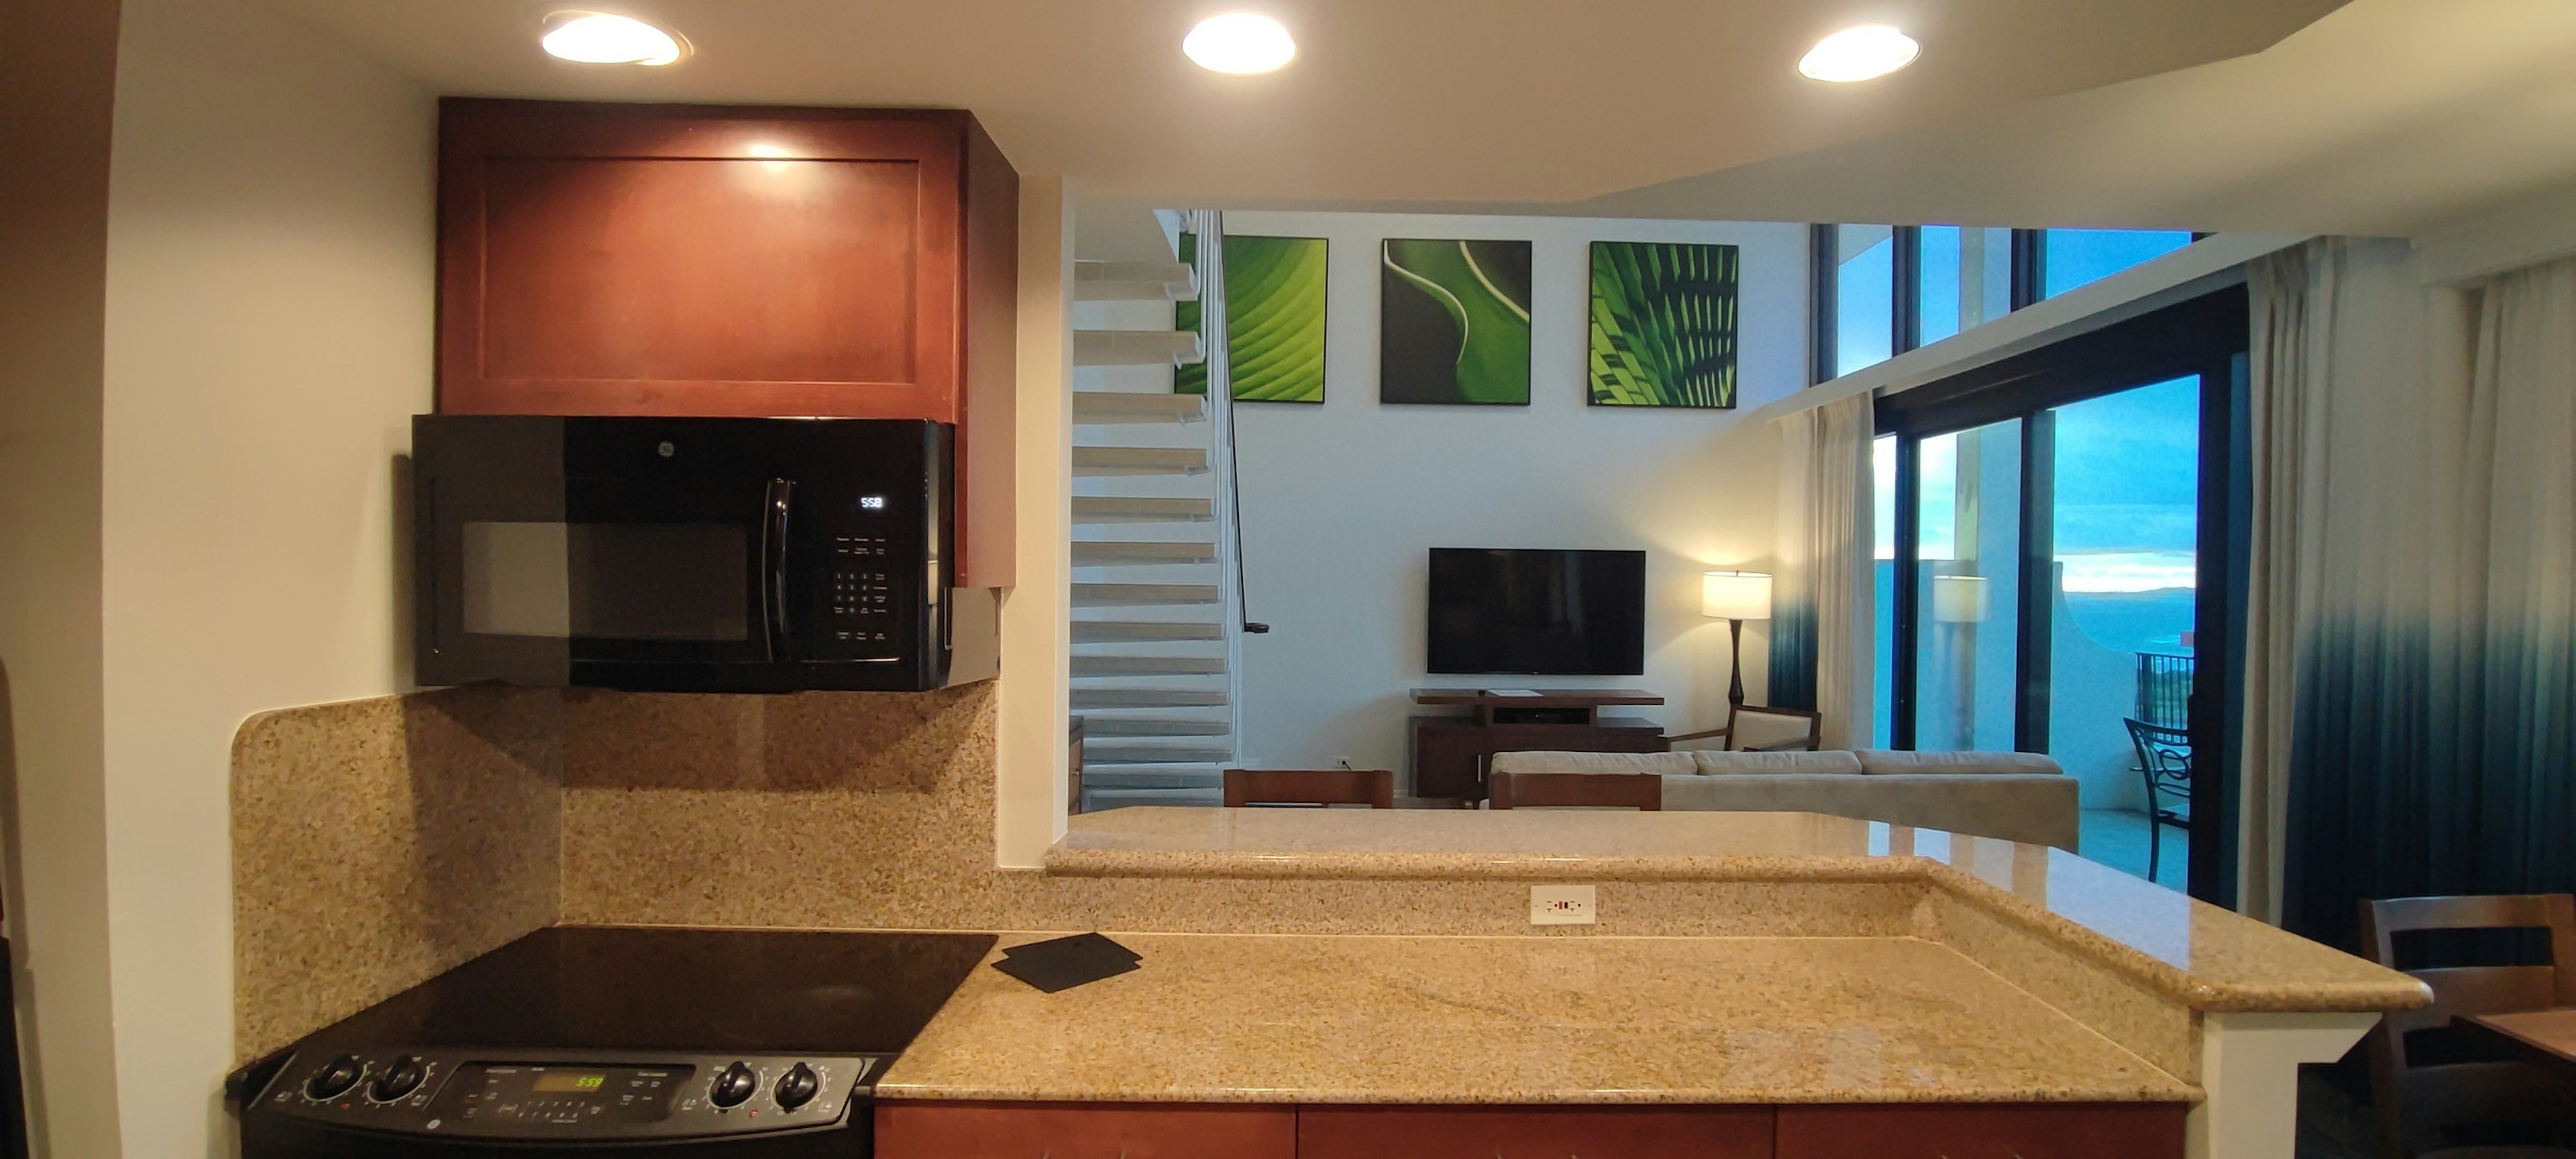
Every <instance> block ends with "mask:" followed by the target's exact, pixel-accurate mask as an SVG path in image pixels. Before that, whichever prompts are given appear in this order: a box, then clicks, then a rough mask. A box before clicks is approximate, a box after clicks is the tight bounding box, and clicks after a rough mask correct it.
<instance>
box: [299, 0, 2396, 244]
mask: <svg viewBox="0 0 2576 1159" xmlns="http://www.w3.org/2000/svg"><path fill="white" fill-rule="evenodd" d="M272 2H274V3H277V4H281V5H285V6H289V7H292V8H295V9H297V10H300V11H302V12H304V13H306V14H307V15H309V17H310V18H311V19H312V20H313V21H315V22H316V23H319V24H320V25H322V26H324V27H326V28H328V29H330V30H333V31H335V32H336V33H338V34H339V35H340V36H341V37H342V38H343V39H346V40H348V41H350V42H352V43H354V44H355V45H357V46H359V47H360V48H361V49H363V50H365V51H366V52H368V53H370V54H372V55H374V56H376V57H378V58H379V59H382V60H384V61H386V62H388V63H390V64H391V65H393V66H394V67H396V68H398V69H401V70H403V71H405V72H408V73H410V74H412V75H414V76H416V77H418V78H420V79H422V80H423V81H425V82H427V83H428V84H429V85H431V86H432V87H434V88H436V89H437V90H438V91H440V92H442V93H452V94H475V95H506V96H536V97H556V98H574V99H602V100H677V101H722V102H774V103H800V104H902V105H948V106H960V107H964V108H968V109H972V110H974V111H975V113H976V114H977V115H978V116H979V117H981V118H982V119H983V120H984V122H985V123H986V125H987V126H989V127H990V128H991V130H992V131H993V134H994V137H995V138H996V139H997V140H998V141H999V142H1000V143H1001V145H1002V147H1003V149H1004V151H1005V152H1007V153H1009V154H1010V156H1011V158H1012V160H1013V161H1014V162H1015V163H1016V164H1017V165H1019V166H1020V168H1021V169H1022V170H1023V171H1025V172H1032V173H1055V174H1063V175H1066V176H1068V177H1073V178H1077V179H1079V181H1080V182H1081V183H1082V185H1083V187H1084V188H1086V189H1090V190H1094V191H1097V192H1099V193H1102V194H1108V195H1127V196H1134V197H1145V198H1152V199H1155V200H1159V201H1162V202H1164V203H1167V204H1185V203H1199V204H1212V203H1234V204H1241V203H1248V202H1253V201H1258V202H1262V203H1268V204H1290V203H1297V204H1309V205H1313V204H1350V203H1361V202H1375V203H1392V202H1449V203H1469V202H1472V203H1480V204H1497V203H1565V202H1573V201H1578V200H1582V199H1588V198H1600V197H1604V196H1607V195H1611V194H1616V193H1619V192H1620V191H1623V190H1634V189H1637V188H1639V187H1641V186H1647V185H1652V184H1656V183H1663V182H1671V181H1674V180H1676V179H1681V178H1686V177H1690V176H1692V175H1695V174H1707V173H1711V172H1713V171H1718V170H1740V169H1741V167H1744V166H1749V165H1754V164H1756V163H1759V162H1765V161H1773V160H1774V159H1778V158H1784V157H1789V156H1791V155H1793V154H1801V153H1806V152H1808V151H1812V150H1816V149H1819V148H1823V147H1827V146H1832V145H1836V144H1839V143H1844V142H1852V141H1860V140H1864V139H1867V138H1872V137H1880V136H1885V135H1888V134H1894V133H1907V134H1919V133H1926V132H1931V131H1933V130H1934V129H1936V128H1938V127H1939V126H1943V125H1955V124H1973V123H1977V122H1981V121H1991V120H1992V119H1994V118H1997V117H2000V116H2003V115H2005V114H2006V113H2007V112H2008V111H2010V110H2012V109H2014V108H2015V107H2016V106H2023V105H2026V104H2028V103H2029V102H2032V101H2037V100H2041V99H2042V98H2047V97H2052V96H2059V95H2061V94H2068V93H2077V92H2081V91H2083V90H2088V89H2095V88H2099V87H2100V86H2104V85H2109V84H2113V83H2116V82H2119V81H2124V80H2131V79H2134V78H2138V77H2146V76H2152V75H2154V74H2158V73H2164V72H2168V71H2170V70H2174V69H2180V68H2187V67H2190V66H2194V65H2202V64H2206V63H2208V62H2211V61H2217V60H2223V59H2226V58H2229V57H2235V56H2240V55H2242V54H2245V53H2250V52H2255V51H2258V50H2260V49H2263V48H2264V47H2266V46H2268V45H2271V44H2273V43H2275V42H2277V41H2278V40H2280V38H2282V37H2283V36H2285V35H2288V34H2289V33H2291V32H2293V31H2294V30H2296V29H2298V28H2300V27H2302V26H2304V25H2307V24H2308V23H2310V22H2311V21H2313V20H2315V19H2316V18H2317V17H2319V16H2321V15H2323V14H2325V13H2328V12H2330V11H2332V10H2334V9H2335V8H2336V7H2337V6H2338V4H2339V2H2340V0H2153V2H2147V0H2123V2H2114V0H1803V2H1802V0H1243V5H1242V6H1248V7H1252V8H1255V9H1259V10H1265V11H1268V12H1270V13H1271V14H1273V15H1275V16H1277V17H1279V18H1280V19H1281V20H1282V21H1284V22H1285V23H1286V24H1287V25H1288V26H1289V27H1290V29H1291V30H1292V31H1293V32H1294V33H1295V35H1296V37H1297V40H1298V42H1299V45H1300V49H1301V52H1300V56H1299V59H1298V60H1297V62H1296V63H1295V64H1293V65H1291V66H1290V67H1289V68H1288V69H1286V70H1284V71H1282V72H1280V73H1277V74H1274V75H1271V76H1266V77H1248V78H1247V77H1226V76H1219V75H1216V74H1211V73H1207V72H1203V71H1201V70H1199V69H1198V68H1196V67H1195V66H1193V65H1191V64H1189V63H1188V62H1187V61H1186V60H1185V59H1184V58H1183V57H1182V56H1181V55H1180V52H1179V44H1180V39H1181V36H1182V35H1183V34H1184V33H1185V32H1186V31H1187V30H1188V28H1189V26H1190V25H1191V24H1192V23H1193V22H1194V21H1195V20H1196V19H1198V18H1199V17H1201V16H1205V15H1209V14H1212V13H1214V12H1217V11H1224V10H1227V9H1229V8H1232V7H1236V6H1237V5H1234V4H1230V3H1225V2H1222V0H616V2H608V0H600V2H583V0H563V2H562V3H545V2H543V0H272ZM2362 2H2364V3H2371V2H2375V0H2362ZM561 7H582V8H605V9H610V10H621V11H627V12H630V13H632V14H634V15H638V16H644V17H647V18H650V19H653V20H655V21H656V22H658V23H662V24H664V25H666V26H668V27H671V28H674V29H676V30H678V31H679V32H681V33H682V34H683V35H685V36H687V37H688V38H689V39H690V40H691V41H692V42H693V44H694V45H695V47H696V49H697V52H696V55H695V56H694V57H692V58H691V59H689V60H687V61H684V62H682V63H681V64H679V65H675V66H672V67H670V68H666V69H644V68H627V67H608V68H600V67H583V66H578V65H569V64H563V63H561V62H557V61H554V60H551V59H549V58H547V57H545V56H544V55H542V54H541V53H540V52H539V51H538V50H537V46H536V37H537V22H538V19H539V18H540V17H541V16H542V14H544V13H545V12H548V11H551V10H553V9H556V8H561ZM1873 21H1878V22H1887V23H1894V24H1897V25H1900V26H1902V27H1904V28H1906V29H1907V30H1908V31H1910V32H1912V33H1914V34H1915V35H1916V36H1917V37H1919V38H1920V39H1921V40H1922V41H1923V44H1924V56H1923V59H1922V60H1921V61H1920V62H1919V63H1917V64H1916V65H1915V66H1914V67H1912V68H1910V69H1907V70H1905V71H1904V72H1901V73H1898V74H1896V75H1894V76H1892V77H1888V78H1886V79H1884V80H1880V81H1875V82H1870V83H1867V84H1862V85H1853V86H1834V85H1825V84H1819V83H1816V82H1812V81H1807V80H1805V79H1803V78H1801V77H1799V76H1798V75H1797V73H1796V71H1795V67H1794V66H1795V62H1796V60H1797V58H1798V57H1799V55H1800V54H1801V53H1803V52H1804V51H1805V50H1806V49H1807V48H1808V47H1809V46H1811V45H1812V44H1813V43H1814V42H1815V41H1816V40H1817V39H1818V38H1819V37H1821V36H1822V35H1823V34H1825V33H1827V32H1831V31H1833V30H1835V29H1838V28H1841V27H1845V26H1848V25H1851V24H1856V23H1865V22H1873ZM1777 184H1778V183H1777V182H1774V183H1772V186H1766V187H1761V189H1762V191H1761V192H1759V193H1758V194H1757V193H1752V192H1740V191H1736V190H1733V189H1730V190H1728V191H1725V192H1723V195H1719V193H1718V192H1717V191H1702V190H1692V191H1688V192H1686V193H1684V194H1682V195H1681V196H1679V197H1674V198H1667V199H1665V201H1663V202H1657V203H1656V204H1666V203H1670V204H1674V205H1679V206H1684V207H1691V206H1701V205H1706V206H1711V207H1714V206H1719V205H1726V206H1732V205H1735V204H1738V203H1742V204H1754V203H1759V204H1763V205H1765V206H1767V207H1770V208H1766V210H1765V211H1764V212H1761V213H1759V214H1758V215H1756V216H1763V217H1772V218H1788V219H1802V218H1807V217H1812V216H1815V215H1814V214H1812V213H1810V212H1808V211H1807V210H1805V209H1803V208H1800V207H1798V206H1795V205H1784V204H1778V203H1779V201H1780V200H1781V199H1780V197H1779V196H1778V194H1777V192H1776V186H1777ZM1758 185H1759V182H1758V181H1757V186H1758ZM1748 188H1752V187H1748ZM1641 204H1642V203H1641ZM1656 212H1665V211H1664V210H1660V209H1659V210H1657V211H1656ZM1672 212H1674V213H1675V214H1676V215H1687V216H1745V214H1744V213H1742V212H1741V211H1738V210H1736V209H1733V208H1727V209H1723V210H1720V211H1718V212H1713V213H1712V212H1696V211H1695V212H1690V213H1687V214H1682V213H1681V212H1680V210H1674V211H1672Z"/></svg>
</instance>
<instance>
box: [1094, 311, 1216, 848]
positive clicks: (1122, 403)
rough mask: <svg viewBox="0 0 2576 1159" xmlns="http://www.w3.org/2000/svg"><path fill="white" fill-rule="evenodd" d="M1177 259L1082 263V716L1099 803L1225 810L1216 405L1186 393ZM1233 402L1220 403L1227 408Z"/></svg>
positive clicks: (1191, 358) (1187, 338)
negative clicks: (1175, 382) (1175, 319)
mask: <svg viewBox="0 0 2576 1159" xmlns="http://www.w3.org/2000/svg"><path fill="white" fill-rule="evenodd" d="M1197 295H1198V282H1197V275H1196V273H1195V272H1194V271H1192V270H1191V269H1190V267H1189V266H1187V265H1183V264H1181V263H1178V262H1172V263H1151V262H1081V263H1078V264H1077V265H1076V266H1075V268H1074V298H1075V302H1076V307H1075V314H1074V318H1075V327H1076V329H1075V332H1074V351H1075V365H1076V367H1077V370H1076V372H1075V392H1074V402H1073V421H1074V449H1073V475H1074V497H1073V545H1072V550H1073V568H1074V571H1073V593H1072V594H1073V609H1074V612H1073V615H1074V620H1073V670H1072V677H1073V711H1074V712H1075V713H1076V714H1078V715H1080V716H1081V717H1082V718H1083V733H1084V743H1083V794H1082V795H1083V800H1082V802H1081V807H1082V808H1083V810H1084V811H1086V812H1091V811H1098V810H1101V809H1109V808H1116V807H1118V806H1120V805H1144V804H1153V805H1214V804H1217V803H1219V801H1220V800H1221V798H1222V795H1223V793H1222V789H1221V787H1220V784H1219V776H1218V773H1219V770H1221V769H1223V768H1224V767H1226V766H1227V765H1230V764H1233V763H1235V760H1236V757H1237V752H1236V747H1235V746H1236V735H1237V730H1236V720H1235V715H1234V714H1235V705H1234V700H1235V695H1234V684H1235V681H1234V671H1233V666H1234V659H1233V657H1234V655H1235V651H1236V648H1235V641H1234V633H1233V632H1232V631H1230V630H1229V625H1228V622H1227V619H1226V617H1227V616H1228V615H1230V614H1231V612H1232V608H1231V605H1230V602H1229V601H1228V600H1227V599H1226V597H1225V591H1226V586H1225V585H1226V584H1227V583H1228V582H1229V581H1228V576H1227V571H1226V569H1227V567H1228V566H1229V562H1230V561H1229V560H1228V558H1227V554H1228V553H1227V550H1226V548H1225V546H1224V543H1225V541H1224V538H1223V536H1222V534H1221V533H1222V532H1223V531H1224V530H1225V529H1226V524H1225V523H1224V521H1223V520H1221V519H1220V518H1219V510H1220V508H1219V498H1220V496H1222V495H1224V494H1225V492H1224V491H1223V489H1222V486H1221V484H1224V483H1225V480H1222V479H1221V478H1220V477H1219V476H1217V475H1216V474H1214V473H1212V471H1211V468H1212V466H1215V465H1217V464H1218V462H1219V454H1220V452H1221V451H1222V444H1221V443H1219V442H1218V441H1217V434H1216V430H1215V424H1213V423H1211V422H1209V421H1208V419H1209V418H1210V417H1211V416H1210V407H1209V406H1208V400H1207V399H1205V398H1203V397H1200V396H1196V395H1176V394H1173V393H1172V377H1171V370H1172V368H1173V367H1174V366H1177V365H1188V364H1193V363H1197V362H1200V361H1202V360H1203V359H1204V357H1205V354H1204V352H1203V351H1201V350H1200V349H1199V343H1198V341H1197V337H1196V336H1195V335H1192V334H1186V333H1175V332H1174V331H1173V330H1172V322H1171V312H1170V306H1169V303H1171V302H1173V301H1186V300H1192V299H1195V298H1196V297H1197ZM1220 405H1221V404H1220Z"/></svg>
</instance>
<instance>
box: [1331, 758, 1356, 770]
mask: <svg viewBox="0 0 2576 1159" xmlns="http://www.w3.org/2000/svg"><path fill="white" fill-rule="evenodd" d="M1333 767H1334V768H1337V769H1347V768H1350V767H1352V766H1351V758H1349V757H1334V758H1333Z"/></svg>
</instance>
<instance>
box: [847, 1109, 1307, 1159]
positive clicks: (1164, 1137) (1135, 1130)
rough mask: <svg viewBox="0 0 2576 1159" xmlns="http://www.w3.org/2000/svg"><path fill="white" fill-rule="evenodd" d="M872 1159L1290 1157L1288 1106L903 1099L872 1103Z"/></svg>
mask: <svg viewBox="0 0 2576 1159" xmlns="http://www.w3.org/2000/svg"><path fill="white" fill-rule="evenodd" d="M876 1119H877V1122H876V1126H877V1138H876V1154H877V1159H1122V1157H1123V1159H1295V1157H1296V1154H1297V1111H1296V1108H1294V1107H1286V1106H1252V1105H1243V1106H1152V1105H1134V1104H1098V1103H905V1102H882V1103H878V1104H877V1107H876Z"/></svg>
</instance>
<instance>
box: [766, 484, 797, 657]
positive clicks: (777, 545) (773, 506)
mask: <svg viewBox="0 0 2576 1159" xmlns="http://www.w3.org/2000/svg"><path fill="white" fill-rule="evenodd" d="M795 497H796V481H795V480H793V479H772V480H770V481H769V488H768V492H767V493H766V494H764V495H763V496H762V497H761V503H760V609H761V620H762V621H763V623H762V630H763V631H764V632H766V633H767V634H768V637H769V659H770V662H771V663H776V662H778V661H781V660H784V659H786V658H787V656H788V651H789V649H788V643H789V637H788V627H787V513H788V511H789V510H790V508H791V507H792V506H793V501H794V500H795Z"/></svg>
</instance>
